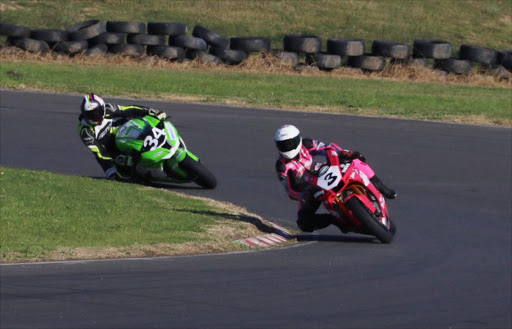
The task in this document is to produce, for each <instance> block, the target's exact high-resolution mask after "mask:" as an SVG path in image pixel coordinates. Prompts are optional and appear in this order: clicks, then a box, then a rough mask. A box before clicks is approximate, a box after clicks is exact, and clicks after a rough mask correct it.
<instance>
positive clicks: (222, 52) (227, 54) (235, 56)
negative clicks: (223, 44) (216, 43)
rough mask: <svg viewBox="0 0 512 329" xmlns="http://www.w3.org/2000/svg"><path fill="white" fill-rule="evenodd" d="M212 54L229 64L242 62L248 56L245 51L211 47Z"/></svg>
mask: <svg viewBox="0 0 512 329" xmlns="http://www.w3.org/2000/svg"><path fill="white" fill-rule="evenodd" d="M210 54H212V55H214V56H217V57H218V58H220V59H221V60H222V61H223V62H224V63H226V64H229V65H237V64H240V63H242V62H243V61H244V60H246V59H247V57H248V55H247V54H246V53H245V52H243V51H240V50H234V49H224V48H210Z"/></svg>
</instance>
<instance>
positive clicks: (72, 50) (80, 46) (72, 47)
mask: <svg viewBox="0 0 512 329" xmlns="http://www.w3.org/2000/svg"><path fill="white" fill-rule="evenodd" d="M87 47H88V43H87V41H85V40H84V41H61V42H57V43H56V44H55V46H53V49H52V50H53V51H55V52H58V53H64V54H67V55H72V54H78V53H81V52H84V51H86V50H87Z"/></svg>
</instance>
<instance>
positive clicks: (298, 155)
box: [274, 125, 396, 233]
mask: <svg viewBox="0 0 512 329" xmlns="http://www.w3.org/2000/svg"><path fill="white" fill-rule="evenodd" d="M274 140H275V142H276V147H277V149H278V151H279V158H278V160H277V162H276V171H277V177H278V178H279V181H280V182H281V183H282V184H283V186H284V188H285V190H286V192H287V193H288V196H289V197H290V199H292V200H297V201H299V211H298V213H297V226H298V227H299V229H300V230H302V231H303V232H313V231H315V230H319V229H322V228H325V227H327V226H329V225H330V224H335V225H337V223H338V221H337V220H336V219H335V217H334V216H333V215H331V214H316V211H317V210H318V208H319V207H320V204H321V203H320V202H319V201H317V200H316V199H315V198H314V196H313V193H312V192H311V191H310V190H309V189H308V187H309V185H308V183H307V182H305V181H304V180H303V179H302V176H303V174H304V171H305V170H306V169H310V168H311V165H312V163H313V156H314V155H315V154H321V153H322V152H325V151H326V150H332V149H334V150H335V151H336V152H337V153H338V156H339V158H340V160H341V161H343V160H353V159H359V160H361V161H365V157H364V156H363V155H361V153H359V152H357V151H349V150H345V149H342V148H341V147H340V146H338V145H337V144H335V143H331V144H324V143H322V142H320V141H317V140H314V139H310V138H304V139H303V138H302V136H301V133H300V131H299V130H298V129H297V127H295V126H292V125H284V126H282V127H280V128H279V129H277V131H276V133H275V136H274ZM369 178H370V181H371V182H372V183H373V184H374V185H375V187H377V189H379V191H380V192H381V193H382V194H383V195H384V196H385V197H386V198H388V199H394V198H395V197H396V193H395V191H394V190H393V189H391V188H389V187H387V186H386V185H385V184H384V183H383V182H382V181H381V180H380V179H379V178H378V177H377V176H376V175H374V176H373V177H371V176H370V177H369ZM338 227H339V228H340V229H341V230H342V231H343V232H344V233H347V231H346V230H345V229H344V228H342V227H340V226H338Z"/></svg>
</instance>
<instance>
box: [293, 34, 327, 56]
mask: <svg viewBox="0 0 512 329" xmlns="http://www.w3.org/2000/svg"><path fill="white" fill-rule="evenodd" d="M283 46H284V51H290V52H294V53H306V54H314V53H319V52H320V51H321V50H322V38H320V37H317V36H316V35H302V34H288V35H285V36H284V40H283Z"/></svg>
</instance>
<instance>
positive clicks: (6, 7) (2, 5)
mask: <svg viewBox="0 0 512 329" xmlns="http://www.w3.org/2000/svg"><path fill="white" fill-rule="evenodd" d="M23 9H27V8H25V7H23V6H21V5H8V4H5V3H0V11H6V10H23Z"/></svg>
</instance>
